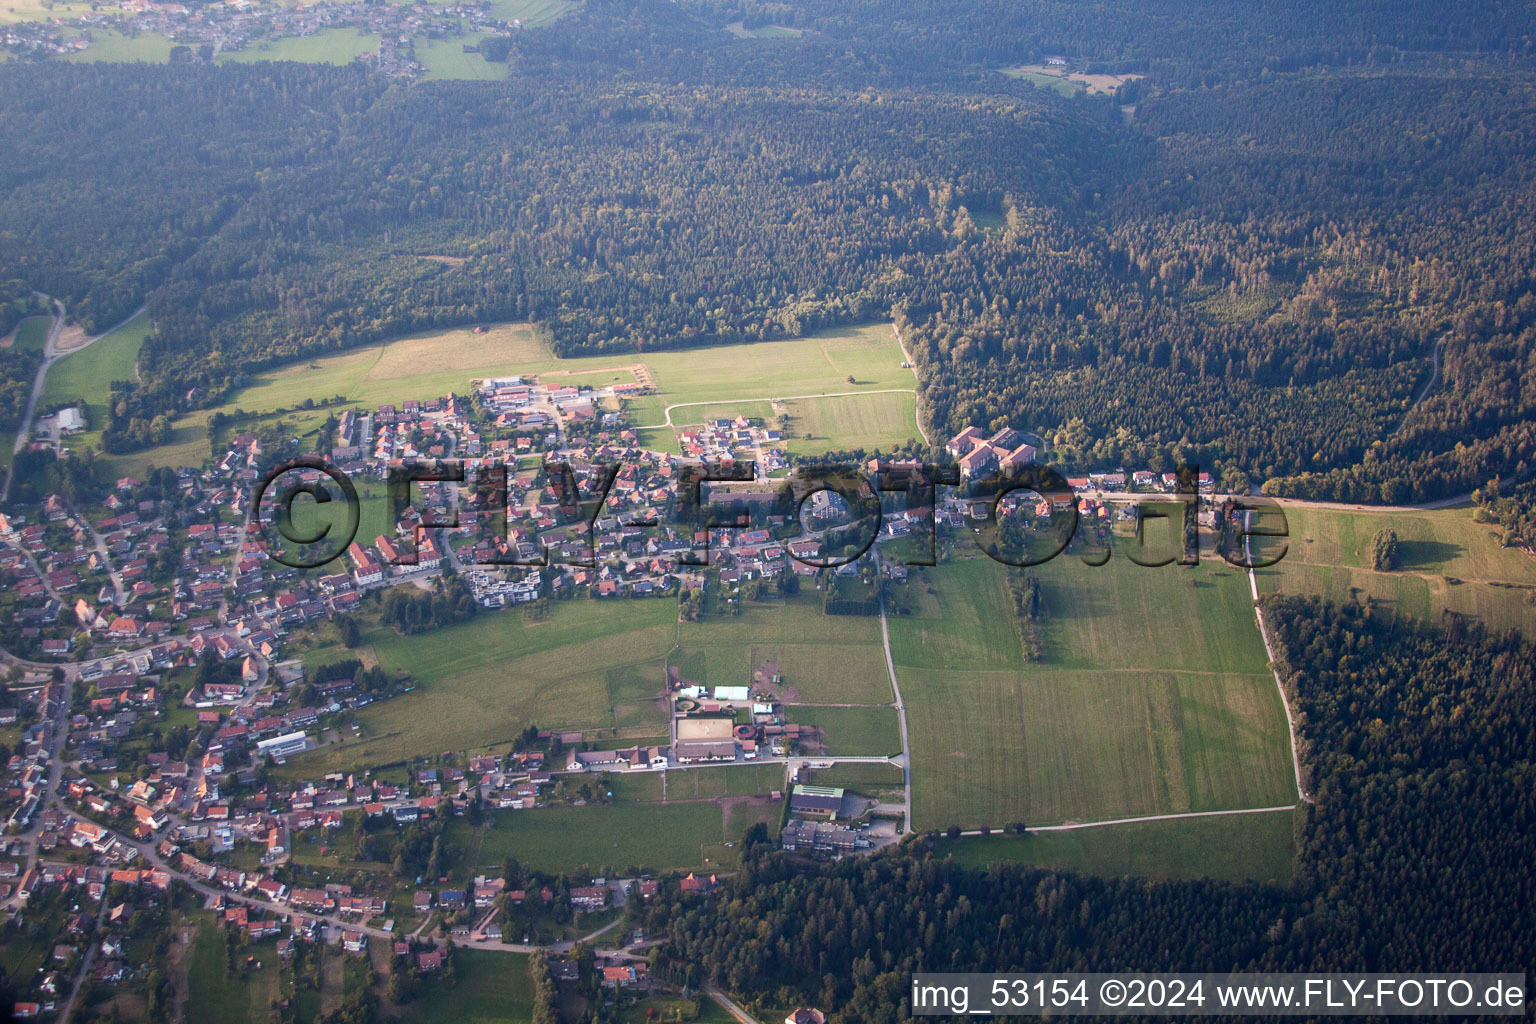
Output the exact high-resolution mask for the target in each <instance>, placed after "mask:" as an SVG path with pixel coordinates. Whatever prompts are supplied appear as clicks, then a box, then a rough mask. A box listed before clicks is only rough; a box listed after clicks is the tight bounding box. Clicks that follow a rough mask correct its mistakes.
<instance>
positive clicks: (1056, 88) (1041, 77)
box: [999, 68, 1083, 96]
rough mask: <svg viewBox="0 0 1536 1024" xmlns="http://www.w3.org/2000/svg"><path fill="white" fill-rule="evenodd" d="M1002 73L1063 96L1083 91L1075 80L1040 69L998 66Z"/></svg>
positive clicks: (1074, 94)
mask: <svg viewBox="0 0 1536 1024" xmlns="http://www.w3.org/2000/svg"><path fill="white" fill-rule="evenodd" d="M999 70H1001V71H1002V73H1003V74H1005V75H1007V76H1008V77H1009V78H1017V79H1019V80H1020V81H1024V82H1029V83H1031V84H1033V85H1037V86H1039V87H1040V88H1042V89H1050V90H1051V91H1052V92H1057V93H1060V94H1061V95H1063V96H1076V95H1077V94H1078V93H1080V92H1082V91H1083V87H1082V86H1080V85H1078V84H1077V83H1076V82H1069V81H1068V80H1067V79H1065V78H1061V77H1059V76H1057V75H1048V74H1045V73H1043V72H1040V71H1023V70H1020V69H1019V68H1000V69H999Z"/></svg>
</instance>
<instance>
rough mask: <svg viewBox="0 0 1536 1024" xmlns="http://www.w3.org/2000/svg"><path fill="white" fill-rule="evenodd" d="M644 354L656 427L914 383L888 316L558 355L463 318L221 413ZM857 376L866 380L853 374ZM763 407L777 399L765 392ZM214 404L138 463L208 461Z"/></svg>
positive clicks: (639, 402)
mask: <svg viewBox="0 0 1536 1024" xmlns="http://www.w3.org/2000/svg"><path fill="white" fill-rule="evenodd" d="M339 31H345V30H339ZM252 52H257V51H252ZM236 56H237V55H236ZM460 56H462V54H460ZM421 255H422V256H423V257H426V256H431V255H435V254H433V253H422V254H421ZM642 361H643V363H644V365H645V366H646V367H647V368H648V369H649V370H650V373H651V376H652V379H653V380H654V382H655V384H656V387H657V389H658V392H659V393H658V394H655V395H647V396H643V397H641V398H638V399H636V400H634V401H633V402H631V403H630V406H631V410H630V411H631V417H632V419H633V420H634V421H635V422H636V423H638V424H643V425H648V426H650V427H653V428H654V427H659V426H660V425H661V424H662V423H663V420H664V412H663V410H664V409H665V408H666V406H668V405H671V404H674V403H679V402H708V401H714V400H723V401H726V402H732V401H734V400H735V399H739V398H761V399H767V398H772V397H778V396H787V395H816V394H821V393H825V392H835V391H847V390H879V389H882V388H911V387H912V386H913V382H912V374H911V371H910V370H905V369H902V367H901V349H900V347H899V346H898V345H897V344H896V340H895V336H894V334H892V332H891V328H890V325H889V324H883V323H882V324H873V325H868V326H863V327H850V328H843V329H837V330H830V331H823V332H819V333H817V334H814V335H811V336H808V337H805V338H799V339H795V340H791V341H774V342H762V343H759V344H756V345H726V346H718V347H713V348H698V349H687V350H678V351H667V352H649V353H646V354H644V355H643V356H635V355H633V354H614V355H605V356H588V357H583V358H579V359H558V358H556V357H555V356H554V355H553V354H552V353H551V352H550V351H549V349H548V347H547V346H546V345H545V344H544V343H543V342H542V341H541V340H540V339H539V338H538V336H537V333H536V332H535V330H534V328H533V327H531V326H530V325H527V324H503V325H499V326H495V327H491V328H490V329H489V330H487V331H486V332H485V333H483V334H474V333H473V332H472V331H471V330H469V329H467V328H463V329H454V330H446V331H433V332H426V333H423V334H417V335H411V336H409V337H406V338H401V339H399V340H396V341H392V342H387V343H384V344H378V345H369V346H366V347H363V348H357V349H350V350H348V351H346V352H343V353H340V354H338V355H332V356H323V357H320V358H317V359H313V360H306V361H303V362H299V363H295V364H292V365H290V366H286V367H282V368H279V369H275V370H270V371H266V372H263V373H259V374H257V375H255V383H254V384H252V385H251V386H250V387H248V388H246V389H244V390H243V391H241V392H240V393H239V394H237V395H235V396H234V397H233V398H231V399H230V400H229V401H228V402H226V403H225V404H224V405H223V406H221V407H220V410H219V411H222V412H224V413H226V414H228V413H233V412H235V411H236V410H237V409H240V410H245V411H247V412H270V411H272V410H276V409H294V408H295V407H296V406H297V405H298V404H299V403H301V402H302V401H303V400H304V399H306V398H307V399H313V400H315V401H319V400H322V399H326V398H331V397H333V396H336V395H340V396H343V397H344V398H345V399H346V400H347V401H348V402H352V403H357V404H358V405H361V406H364V407H368V408H372V407H376V406H378V405H380V404H383V403H394V404H398V403H400V402H402V401H405V400H406V399H413V398H414V399H426V398H433V397H436V396H439V395H444V394H447V393H448V392H449V391H454V390H457V391H460V392H462V391H464V390H465V389H466V388H467V387H468V383H469V381H470V379H471V378H475V377H487V376H501V375H507V374H516V373H521V374H538V373H546V374H547V373H557V374H560V375H569V376H570V377H571V378H572V379H575V380H577V381H580V382H586V383H594V382H606V381H609V380H611V379H614V378H615V377H617V378H618V379H632V378H633V374H631V373H629V372H628V371H627V370H625V369H624V368H626V367H630V366H633V365H635V364H636V363H637V362H642ZM849 376H852V377H854V379H855V380H857V381H858V384H857V385H850V384H848V382H847V378H848V377H849ZM795 404H796V403H791V405H792V406H794V405H795ZM804 407H805V410H806V411H805V415H806V416H807V417H808V418H809V420H810V422H811V423H812V426H813V427H814V428H815V429H817V430H821V431H830V430H835V429H844V428H846V429H848V430H850V431H862V432H863V433H860V434H858V435H857V436H856V438H855V439H856V440H858V441H860V442H861V443H866V444H873V443H876V442H878V443H882V444H885V445H886V446H889V444H890V443H891V442H893V441H899V440H902V439H905V438H907V437H909V436H912V435H913V434H914V433H915V432H916V427H915V425H914V424H913V406H912V397H911V396H910V395H867V396H859V397H857V398H850V399H845V400H838V399H828V400H818V401H816V402H810V403H805V405H804ZM762 409H763V410H765V411H766V410H768V409H769V407H768V405H767V403H766V402H764V403H763V405H762ZM212 412H213V410H201V411H199V412H196V413H192V414H189V415H187V416H185V417H182V418H181V419H178V420H177V421H176V422H175V423H174V424H173V427H174V428H175V431H176V434H175V439H174V441H173V443H172V445H169V446H165V447H162V448H154V449H150V450H148V451H145V452H141V453H138V454H137V455H136V456H135V457H134V465H135V466H136V467H144V466H148V465H150V464H154V465H162V466H163V465H179V464H180V460H185V459H188V458H192V459H194V461H196V462H201V461H202V459H203V458H205V457H206V456H205V455H204V454H203V453H204V447H203V446H205V445H206V443H207V440H206V439H207V432H206V426H205V425H206V424H207V422H208V418H209V417H210V416H211V415H212ZM327 414H328V410H325V409H312V410H307V411H296V412H294V413H292V414H291V415H290V416H289V417H288V419H289V421H290V423H291V424H292V426H293V428H294V429H295V430H297V431H299V432H301V433H302V432H303V431H307V430H312V429H314V428H315V427H317V426H318V425H319V424H320V423H321V422H322V421H323V420H324V419H325V417H326V415H327ZM702 419H703V416H702V415H699V414H698V413H697V412H696V411H695V410H693V409H692V408H684V409H678V410H676V411H675V413H674V421H675V422H700V421H702ZM670 434H671V432H670V431H667V430H664V429H662V430H655V429H652V430H648V431H647V432H646V437H647V438H648V439H650V440H652V441H659V443H660V445H661V447H666V448H674V449H675V439H673V438H671V437H670ZM825 446H826V442H825V439H823V447H825Z"/></svg>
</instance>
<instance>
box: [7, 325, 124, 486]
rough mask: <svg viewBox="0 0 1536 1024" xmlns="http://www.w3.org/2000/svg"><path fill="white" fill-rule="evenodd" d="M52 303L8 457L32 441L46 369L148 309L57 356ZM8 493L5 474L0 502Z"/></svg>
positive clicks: (45, 378)
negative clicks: (40, 355)
mask: <svg viewBox="0 0 1536 1024" xmlns="http://www.w3.org/2000/svg"><path fill="white" fill-rule="evenodd" d="M52 302H53V306H54V311H55V312H54V318H53V326H52V327H50V328H49V329H48V341H47V342H46V343H45V344H44V345H43V362H42V365H40V366H39V367H38V368H37V376H36V377H34V378H33V380H32V393H31V394H30V395H29V396H27V411H26V412H25V413H24V414H23V415H22V417H21V425H20V426H19V427H17V428H16V445H15V448H14V449H13V450H12V454H16V453H19V452H20V451H21V450H22V449H23V448H25V447H26V446H27V442H28V441H29V440H30V439H31V437H32V416H33V414H34V413H36V412H37V402H38V399H39V398H41V397H42V394H43V384H44V382H45V381H46V380H47V377H48V368H49V367H50V366H52V365H53V364H54V363H55V362H57V361H58V360H60V359H62V358H64V357H65V356H69V355H73V354H75V353H76V352H79V351H80V350H81V349H83V348H85V347H86V346H87V345H93V344H95V343H96V342H98V341H100V340H101V339H102V338H105V337H106V336H107V335H108V334H111V333H112V331H115V330H117V329H118V328H119V327H122V326H123V325H124V324H126V323H128V321H129V320H132V319H133V318H134V317H136V316H138V315H139V314H140V313H142V312H144V310H145V309H147V308H148V307H147V306H140V307H139V308H138V309H136V310H134V311H133V313H132V314H131V315H130V316H129V317H128V319H127V320H124V321H123V322H122V323H120V324H117V325H116V326H114V327H113V328H112V329H111V330H109V331H105V332H103V333H101V334H98V335H96V336H95V337H94V338H87V339H86V340H85V341H84V342H82V343H81V344H79V345H77V346H75V347H74V348H72V349H70V350H69V351H68V352H60V351H59V349H58V340H59V331H61V330H63V328H64V317H65V310H64V303H62V302H60V301H59V300H58V299H53V300H52ZM10 492H11V474H10V471H9V470H7V471H6V474H5V484H4V486H0V502H3V501H5V499H6V497H7V496H8V495H9V494H10Z"/></svg>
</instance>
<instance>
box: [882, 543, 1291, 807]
mask: <svg viewBox="0 0 1536 1024" xmlns="http://www.w3.org/2000/svg"><path fill="white" fill-rule="evenodd" d="M962 551H963V549H962ZM1036 572H1037V574H1038V575H1039V577H1040V578H1041V580H1042V582H1043V583H1044V586H1045V592H1046V603H1047V606H1048V608H1049V618H1048V619H1046V620H1045V622H1044V623H1043V626H1042V634H1043V638H1044V645H1045V655H1044V658H1043V660H1042V661H1041V662H1039V663H1031V664H1026V663H1025V662H1024V661H1023V656H1022V653H1021V650H1020V645H1019V641H1018V639H1017V636H1016V634H1015V632H1014V628H1013V624H1012V622H1011V621H1010V618H1009V617H1010V616H1011V614H1012V613H1011V611H1010V608H1009V605H1008V603H1007V602H1008V597H1007V592H1006V589H1005V579H1006V577H1005V574H1004V567H1003V566H1001V565H998V564H997V563H994V562H992V561H991V560H989V559H986V558H985V557H983V556H980V555H976V556H974V557H971V556H970V555H969V552H965V553H964V554H962V560H960V561H957V562H951V563H948V564H944V565H941V566H938V567H936V568H933V569H928V570H922V571H919V572H916V573H914V574H913V578H914V582H913V583H910V584H909V585H908V586H907V587H906V588H904V590H902V591H899V592H898V594H899V596H898V597H897V598H896V599H897V600H898V601H899V602H902V603H905V604H907V605H908V606H911V607H914V608H915V614H914V615H913V616H910V617H907V616H903V617H896V618H893V619H892V620H891V624H890V628H891V644H892V652H893V656H894V658H895V661H896V668H897V675H898V676H899V678H900V680H901V686H902V694H903V696H904V697H905V699H906V701H907V710H908V716H909V728H910V730H911V740H912V747H913V751H912V756H913V771H912V778H913V804H914V806H913V815H914V817H915V819H916V824H917V826H918V827H919V828H924V829H926V828H942V827H944V826H946V825H949V824H960V825H962V826H967V827H973V826H979V825H983V824H985V825H991V826H993V827H999V828H1000V827H1002V826H1004V825H1007V824H1008V823H1009V822H1012V821H1016V820H1022V821H1025V822H1027V823H1029V824H1054V823H1059V822H1064V821H1095V820H1104V819H1110V818H1123V817H1133V816H1143V815H1151V814H1163V813H1176V812H1180V811H1189V810H1221V809H1229V808H1235V807H1254V806H1275V805H1282V804H1288V803H1290V802H1292V801H1294V799H1295V792H1294V785H1293V781H1292V772H1291V762H1290V747H1289V742H1288V739H1287V735H1286V725H1285V716H1284V710H1283V708H1282V707H1281V705H1280V698H1279V695H1278V693H1277V692H1276V689H1275V684H1274V680H1273V678H1272V677H1271V676H1270V675H1269V673H1268V671H1267V669H1266V661H1265V656H1264V650H1263V645H1262V643H1261V641H1260V639H1259V635H1258V631H1257V629H1256V627H1255V625H1254V621H1253V612H1252V602H1251V600H1250V598H1249V595H1248V592H1247V582H1246V580H1245V579H1244V578H1243V577H1242V575H1241V574H1239V573H1238V572H1236V571H1235V570H1232V569H1231V568H1230V567H1228V566H1226V564H1225V563H1222V562H1214V563H1213V562H1210V561H1206V562H1204V563H1203V564H1202V565H1201V566H1200V567H1199V568H1197V569H1182V568H1180V567H1178V566H1167V567H1164V568H1161V569H1146V568H1142V567H1139V566H1136V565H1133V564H1131V563H1130V562H1129V561H1128V560H1126V559H1125V558H1124V557H1123V556H1122V557H1119V558H1113V559H1111V561H1110V563H1109V564H1108V565H1107V566H1104V567H1102V568H1097V569H1095V568H1090V567H1088V566H1085V565H1083V564H1082V563H1081V562H1080V561H1078V560H1077V559H1076V558H1072V557H1066V558H1059V559H1056V560H1055V561H1053V562H1051V563H1049V564H1048V565H1046V566H1044V567H1041V568H1039V569H1037V570H1036ZM930 589H931V591H932V592H931V593H930V592H929V591H930Z"/></svg>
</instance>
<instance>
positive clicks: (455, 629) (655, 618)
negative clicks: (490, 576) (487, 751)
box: [289, 599, 677, 773]
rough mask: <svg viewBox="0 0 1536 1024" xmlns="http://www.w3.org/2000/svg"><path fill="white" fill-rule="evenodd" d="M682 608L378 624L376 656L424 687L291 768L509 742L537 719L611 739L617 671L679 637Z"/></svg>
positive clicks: (654, 658) (648, 659) (587, 608)
mask: <svg viewBox="0 0 1536 1024" xmlns="http://www.w3.org/2000/svg"><path fill="white" fill-rule="evenodd" d="M676 615H677V605H676V603H675V602H673V601H670V600H666V599H657V600H654V601H618V602H603V603H599V602H595V601H571V602H564V603H561V604H559V605H558V606H557V607H556V610H555V614H554V615H553V616H552V617H551V618H550V619H549V620H548V621H546V622H535V623H530V622H527V621H525V620H524V618H523V616H522V615H521V614H520V613H519V612H516V611H503V612H488V613H485V614H482V615H480V616H478V617H476V618H475V619H473V620H471V621H470V622H467V623H463V624H461V625H458V626H450V627H448V628H446V629H439V630H434V631H432V632H429V633H421V634H418V635H416V636H401V635H399V634H398V633H396V632H395V631H394V630H393V629H375V630H373V631H371V632H370V633H369V634H368V635H367V637H366V639H367V641H368V642H369V643H370V644H371V645H372V648H373V650H374V652H375V653H376V655H377V656H378V659H379V664H380V665H381V666H382V667H383V668H384V669H385V670H386V671H387V672H389V673H391V675H393V674H394V672H395V671H396V670H397V669H398V670H402V671H404V672H406V673H407V674H409V675H410V676H411V677H412V678H413V679H414V680H415V682H416V684H417V689H416V690H415V691H414V692H411V693H407V694H405V695H404V696H400V697H395V698H392V699H390V700H387V701H383V702H381V703H379V704H377V705H374V706H372V707H368V708H364V709H363V710H362V711H361V712H359V713H358V715H357V720H358V722H359V723H360V724H361V725H362V728H363V738H362V739H361V740H353V741H350V742H347V743H343V744H338V745H334V746H329V747H324V748H322V749H320V750H317V751H314V752H312V753H310V754H306V755H305V756H303V757H300V758H296V759H294V760H293V761H291V762H290V763H289V768H290V770H291V771H296V772H301V773H302V772H314V771H316V770H320V769H324V770H327V771H329V770H334V769H339V768H351V767H363V766H369V765H377V764H388V763H392V762H394V761H398V760H402V759H404V758H409V757H415V756H421V755H427V754H436V753H441V752H442V751H446V750H464V749H468V748H474V749H481V748H484V747H488V746H499V745H502V744H507V745H510V744H511V742H512V739H513V737H514V736H516V735H517V733H519V732H521V731H522V730H523V729H525V728H527V727H528V726H529V725H538V726H540V727H541V728H544V727H560V728H572V729H589V730H592V731H593V736H594V738H595V739H597V740H598V741H600V742H607V741H610V738H608V737H598V734H597V731H598V730H606V731H608V732H611V730H612V722H613V706H614V704H615V701H614V699H613V697H612V695H611V693H610V690H609V673H610V672H611V671H613V670H616V669H626V668H631V667H633V666H638V665H641V664H645V663H655V664H656V665H659V661H658V659H659V658H660V657H661V656H662V655H664V654H665V653H666V652H667V650H668V649H669V648H670V647H671V646H672V642H673V638H674V635H675V628H676V627H675V625H674V623H675V619H676ZM656 671H657V677H656V678H657V686H658V688H659V686H660V680H661V678H662V677H661V676H660V672H659V668H657V669H656ZM620 676H621V678H624V677H625V674H624V673H622V672H621V673H620ZM638 732H639V733H640V734H642V735H648V734H650V733H652V732H654V729H649V730H647V729H643V728H642V729H639V730H638Z"/></svg>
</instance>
